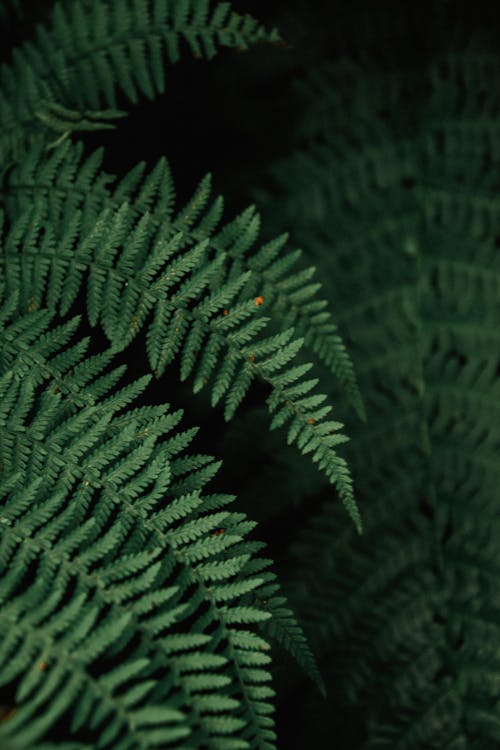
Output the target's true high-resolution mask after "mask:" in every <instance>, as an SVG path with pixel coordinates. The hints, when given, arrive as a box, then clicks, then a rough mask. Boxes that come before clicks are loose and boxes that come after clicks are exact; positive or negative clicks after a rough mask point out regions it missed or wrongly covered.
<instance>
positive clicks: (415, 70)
mask: <svg viewBox="0 0 500 750" xmlns="http://www.w3.org/2000/svg"><path fill="white" fill-rule="evenodd" d="M443 5H444V4H440V3H436V4H435V5H434V8H435V9H436V10H439V9H441V10H442V9H443ZM446 18H447V17H446ZM380 20H381V23H380V25H379V26H378V27H377V26H376V25H375V19H374V23H373V26H372V28H371V32H372V36H371V37H368V36H367V35H361V34H360V32H359V29H358V27H357V26H356V27H353V29H351V33H352V36H351V37H349V32H348V31H347V30H346V29H345V28H342V31H341V32H339V34H343V41H344V42H345V45H346V46H348V44H349V42H351V43H352V37H354V36H355V37H356V41H355V42H354V43H353V47H354V49H355V50H356V52H355V53H353V52H352V47H351V52H350V54H349V55H342V54H339V56H338V59H336V60H335V61H332V62H328V63H327V64H324V63H322V64H320V65H315V66H311V67H310V69H309V70H308V71H307V72H306V73H304V75H303V77H302V81H301V82H300V84H299V94H298V95H299V100H300V102H301V111H302V112H304V113H305V114H304V116H303V117H301V118H298V120H297V126H296V134H295V138H296V144H297V145H296V146H295V153H294V154H293V155H292V156H291V157H288V158H285V159H284V160H283V161H282V162H280V163H279V164H277V165H276V167H275V169H274V170H273V174H274V179H275V182H274V186H273V192H272V194H270V195H267V196H266V195H263V194H262V193H261V195H260V198H261V201H262V203H263V205H264V204H266V203H267V206H268V224H269V225H270V226H272V227H274V226H275V225H276V224H279V222H282V221H284V222H287V223H288V225H289V226H290V227H291V228H292V230H293V232H294V236H295V237H297V239H298V241H299V242H301V243H303V244H304V246H307V247H308V248H310V250H311V252H312V253H314V254H315V258H314V260H315V263H316V264H317V266H318V268H319V270H320V272H321V275H322V278H324V279H325V284H326V287H327V291H328V296H329V297H330V299H331V300H332V301H333V302H334V304H335V307H336V319H337V320H338V324H339V329H340V332H341V335H342V336H343V337H344V340H345V341H346V345H347V346H348V348H349V351H351V352H352V354H353V359H354V363H355V369H356V373H357V375H358V378H359V383H360V390H361V393H362V394H363V397H364V399H365V403H366V411H367V420H366V423H364V424H360V423H359V422H358V423H356V422H355V421H354V420H352V419H351V418H350V416H349V414H348V413H347V412H346V413H345V415H344V418H345V421H346V423H347V424H348V426H349V433H350V435H351V437H352V439H351V442H350V444H349V446H348V447H347V455H348V460H349V462H350V465H351V467H352V470H353V474H354V476H355V480H356V486H357V491H358V496H359V500H360V504H361V507H362V509H363V523H364V529H365V533H364V535H363V537H362V538H360V539H356V538H355V537H354V536H353V534H352V532H351V529H349V528H348V527H347V526H346V524H345V523H344V520H343V519H342V517H341V516H340V515H339V514H338V512H337V509H336V508H335V507H334V506H333V505H331V504H325V505H324V506H323V507H322V508H321V509H320V511H319V512H318V513H316V514H315V515H314V516H313V517H311V516H310V517H309V518H308V523H307V526H306V528H305V529H303V530H302V531H300V532H299V533H298V535H297V538H296V541H295V544H294V549H293V551H292V554H291V556H290V558H289V560H288V573H287V585H286V590H287V591H288V592H289V594H290V596H291V601H292V604H293V606H294V607H295V609H296V611H297V612H298V613H299V614H300V617H301V618H302V619H303V621H304V622H305V625H306V632H307V634H308V635H309V636H310V638H311V641H312V643H313V650H314V652H315V653H316V654H317V656H318V658H319V660H320V663H321V665H322V671H323V673H324V675H325V678H326V683H327V688H328V689H329V692H330V695H333V698H332V703H331V706H337V712H334V711H330V710H328V709H327V711H328V712H327V711H325V710H321V707H320V706H319V707H318V704H317V703H316V702H314V704H313V702H312V701H311V700H309V701H307V700H306V701H302V700H300V699H297V701H296V705H297V712H298V714H299V716H298V719H297V720H296V724H295V726H296V727H299V729H298V731H299V733H300V734H299V738H298V739H297V740H296V742H297V744H296V746H297V747H302V746H305V745H306V742H307V743H310V742H311V741H312V742H313V745H314V746H315V747H316V746H317V747H326V746H327V745H328V743H329V738H330V737H331V736H336V737H339V738H344V744H341V745H339V746H341V747H346V748H351V747H355V748H363V749H365V748H366V750H368V749H369V750H372V749H373V750H374V749H375V748H377V749H379V748H387V749H389V748H391V750H396V749H397V750H403V749H404V750H416V749H417V748H419V749H420V748H422V749H423V748H426V749H427V748H436V750H438V749H439V750H443V749H444V748H446V749H447V750H461V749H462V748H463V749H465V748H477V750H479V749H481V750H493V749H494V748H497V747H499V742H500V723H499V708H500V682H499V675H500V672H499V666H500V663H499V653H500V611H499V606H498V605H499V600H498V595H499V580H500V579H499V575H500V567H499V564H500V559H499V554H498V541H499V526H498V521H499V501H498V468H499V464H498V448H499V437H500V436H499V431H498V395H499V381H498V374H499V346H498V344H499V330H500V328H499V323H500V319H499V293H500V276H499V273H498V269H499V265H498V246H499V236H500V234H499V229H500V225H499V214H498V188H499V181H498V153H499V152H498V145H499V143H500V131H499V129H498V102H499V99H498V96H499V90H498V71H499V65H500V60H499V58H498V54H497V48H496V37H495V35H494V34H492V33H490V34H488V33H486V32H484V30H483V31H482V32H481V33H478V32H477V31H476V33H475V34H472V33H471V31H470V29H469V28H467V26H466V25H465V24H464V25H463V26H461V25H457V24H455V25H453V24H452V23H451V21H450V20H449V18H448V19H447V22H444V20H443V19H442V21H443V25H440V24H437V27H436V28H435V29H433V31H434V33H433V34H431V33H429V31H428V29H427V28H426V29H425V32H426V33H427V36H426V38H425V43H424V42H423V41H422V37H420V36H419V35H420V34H422V33H423V30H424V27H423V26H421V25H417V26H414V25H412V24H411V23H410V19H407V20H408V23H407V25H404V24H402V25H401V26H402V28H401V27H400V28H397V25H396V24H391V22H390V19H389V18H388V16H382V18H381V19H380ZM398 20H401V19H400V18H398ZM368 25H370V24H369V23H367V26H368ZM354 28H355V29H356V30H355V32H354ZM445 29H446V33H445ZM370 39H371V41H370ZM415 39H417V42H416V43H415ZM417 44H418V45H419V46H418V50H419V55H418V56H417V55H416V54H412V50H411V47H412V45H415V46H416V45H417ZM422 50H423V51H424V52H423V53H422ZM276 217H279V221H278V222H277V221H276ZM330 393H331V395H332V397H333V396H334V394H335V389H334V388H332V389H331V390H330ZM297 698H298V696H297ZM293 701H294V698H293V694H290V693H289V694H288V702H289V703H288V704H289V705H294V706H295V703H294V702H293ZM341 707H342V708H341ZM311 719H312V720H311Z"/></svg>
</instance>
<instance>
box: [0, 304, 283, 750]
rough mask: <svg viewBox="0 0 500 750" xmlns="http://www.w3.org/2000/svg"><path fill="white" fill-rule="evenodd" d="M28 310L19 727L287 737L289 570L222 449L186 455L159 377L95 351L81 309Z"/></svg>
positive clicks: (5, 520) (4, 515)
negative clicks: (128, 371) (224, 488)
mask: <svg viewBox="0 0 500 750" xmlns="http://www.w3.org/2000/svg"><path fill="white" fill-rule="evenodd" d="M15 308H16V306H15V303H14V304H12V300H11V301H10V304H7V305H4V307H3V308H2V315H1V317H2V332H1V351H2V363H1V366H2V369H1V373H0V381H1V390H2V399H1V404H2V407H1V427H2V429H1V445H0V448H1V460H2V497H3V500H2V510H1V523H2V527H1V532H2V533H1V537H0V559H1V562H2V565H1V570H2V580H1V600H2V607H1V610H0V629H1V630H2V632H3V645H2V651H1V660H2V665H3V666H2V670H1V677H0V681H1V685H2V691H3V692H2V694H3V695H5V694H8V695H10V696H11V699H10V703H11V709H12V710H11V714H10V715H9V717H8V718H7V719H5V718H4V720H3V721H2V724H1V726H0V733H1V736H2V737H3V740H2V741H5V742H8V741H10V742H12V743H13V746H14V747H28V746H29V747H34V745H35V743H36V742H37V741H38V740H40V739H42V738H51V737H52V738H53V739H55V737H56V736H57V739H58V740H61V739H63V738H64V737H66V738H67V739H68V740H69V739H70V738H71V735H72V733H73V732H77V731H78V730H79V729H81V727H86V728H87V730H88V731H91V732H92V733H93V734H94V735H95V743H96V744H95V746H96V747H102V748H106V747H113V748H121V747H123V748H125V747H126V748H131V747H141V748H146V747H157V746H159V745H161V746H162V747H163V746H167V745H168V746H170V745H171V744H172V743H173V744H175V746H176V747H177V746H178V743H180V742H181V741H183V742H184V741H185V742H186V747H188V746H189V747H201V746H203V747H210V748H221V749H223V748H229V747H234V748H236V747H241V748H244V747H248V746H251V747H261V748H268V747H272V745H273V732H272V718H271V714H272V706H271V705H270V703H269V699H270V698H271V697H272V695H273V691H272V690H271V688H270V687H269V686H268V685H267V684H266V683H268V681H269V679H270V676H269V673H268V671H267V665H268V664H269V656H268V654H267V653H266V652H267V650H268V645H267V643H266V642H265V641H264V640H263V639H262V638H261V637H260V636H259V635H258V634H257V633H256V632H255V625H256V624H257V623H259V622H260V621H263V620H265V619H266V618H268V617H270V613H269V612H268V611H267V610H266V608H265V607H263V606H262V605H261V604H259V599H258V598H256V597H255V592H256V591H258V590H259V588H262V584H263V583H264V582H265V583H266V585H267V586H269V581H270V580H272V576H271V579H270V575H271V574H270V573H269V571H266V568H267V567H268V566H269V561H268V560H263V559H259V558H257V557H255V553H256V552H257V551H258V550H259V548H260V547H261V546H262V545H259V544H258V543H255V542H250V541H247V540H246V539H245V537H246V536H247V535H248V532H249V531H250V530H251V529H252V528H253V526H254V524H253V523H251V522H249V521H248V520H247V519H246V518H245V517H244V515H243V514H241V513H235V512H233V511H231V510H228V509H227V506H228V504H230V503H231V501H232V499H233V498H232V497H231V496H228V495H220V494H218V495H213V494H206V492H204V488H205V485H206V483H207V481H208V480H209V479H210V478H211V477H212V476H213V474H214V473H215V472H216V471H217V467H218V464H217V463H216V462H214V461H213V459H211V458H210V457H207V456H201V455H195V454H194V455H189V454H186V453H185V448H186V447H187V445H188V444H189V443H190V441H191V440H192V437H193V430H184V431H179V430H178V429H177V427H178V423H179V420H180V417H181V415H180V413H179V412H171V411H170V410H169V408H168V405H161V406H150V407H148V406H144V407H140V408H133V401H134V400H135V399H136V398H137V396H138V395H139V394H140V393H141V391H143V390H144V388H145V387H146V384H147V382H148V380H149V377H150V376H146V377H143V378H141V379H140V380H138V381H136V382H134V383H131V384H130V385H128V386H125V387H122V388H119V389H118V390H116V385H117V384H118V380H119V379H120V377H121V375H122V374H123V369H124V368H123V367H120V368H115V369H114V370H110V369H109V366H108V365H109V363H110V361H111V359H112V352H110V351H108V352H103V353H102V354H98V355H94V356H91V357H88V356H86V354H85V352H86V348H87V346H88V341H85V340H79V341H78V340H77V341H76V342H73V341H72V338H73V337H74V333H75V331H76V329H77V325H78V319H73V320H71V321H69V322H68V323H65V324H62V325H59V326H53V325H52V326H51V323H52V315H51V314H50V313H49V312H47V311H44V310H41V311H36V312H33V313H31V314H27V315H25V316H23V317H21V318H18V319H17V320H15V321H14V322H12V323H10V322H9V318H10V317H11V316H12V314H13V313H14V311H15ZM28 571H30V572H29V573H28ZM27 576H28V577H29V581H27V580H26V577H27ZM263 590H264V589H263ZM62 717H66V718H65V720H64V725H65V727H66V729H65V731H64V737H62V736H60V731H61V729H60V726H61V725H60V722H61V721H62ZM68 727H70V729H69V730H68ZM56 731H57V734H56V735H54V732H56ZM188 737H189V739H186V738H188ZM176 743H177V744H176ZM55 746H56V745H54V747H55ZM57 747H59V745H57Z"/></svg>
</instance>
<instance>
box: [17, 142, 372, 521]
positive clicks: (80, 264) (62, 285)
mask: <svg viewBox="0 0 500 750" xmlns="http://www.w3.org/2000/svg"><path fill="white" fill-rule="evenodd" d="M41 153H42V152H41V151H40V149H39V148H38V149H35V150H34V151H33V152H31V153H29V154H28V156H27V158H26V160H25V162H23V163H22V164H21V165H20V167H19V168H16V169H14V170H13V171H12V173H11V174H10V177H9V180H8V182H7V186H6V190H5V200H6V206H7V208H8V210H9V213H10V215H11V216H16V215H18V219H17V220H16V222H15V224H14V227H13V231H12V238H11V240H10V241H9V243H8V244H7V245H6V250H5V254H4V259H5V278H6V280H7V285H8V288H9V289H10V290H13V289H19V290H20V295H21V296H20V299H21V300H22V304H23V305H24V309H26V308H27V307H28V308H29V307H30V306H31V307H33V308H38V307H39V306H40V305H42V304H47V305H48V306H49V307H50V308H51V309H52V308H54V309H55V308H57V309H58V310H59V311H60V313H61V314H62V315H65V314H66V313H67V312H68V311H69V310H70V309H71V307H72V305H73V303H74V302H75V300H76V299H77V296H78V294H79V291H80V289H81V288H82V287H83V288H85V290H86V299H87V314H88V317H89V320H90V323H91V325H93V326H95V325H96V324H97V323H100V324H101V325H102V327H103V330H104V332H105V334H106V336H107V337H108V339H109V340H110V342H112V344H113V346H114V347H115V349H116V350H123V349H125V348H126V347H127V346H128V344H129V343H130V342H131V341H133V340H134V338H135V337H136V336H137V335H138V334H139V332H140V331H141V330H142V329H143V328H144V329H146V345H147V355H148V359H149V362H150V366H151V368H152V370H153V372H154V373H155V375H156V377H160V376H161V375H162V374H163V372H164V371H165V368H166V367H167V365H168V364H170V363H171V362H172V361H173V360H174V359H179V360H180V371H181V379H182V380H185V379H187V378H188V377H190V376H193V380H194V382H193V389H194V391H195V392H197V391H199V390H201V389H202V388H203V387H204V386H205V385H206V384H207V383H208V382H209V381H211V382H212V395H211V399H212V404H213V405H214V406H215V405H217V404H218V403H219V402H222V403H223V404H224V415H225V418H226V419H230V418H231V417H232V416H233V415H234V413H235V411H236V409H237V408H238V406H239V404H240V403H241V402H242V400H243V398H244V397H245V395H246V393H247V392H248V389H249V388H250V386H251V384H252V382H254V381H255V380H256V379H259V380H260V381H262V382H264V383H265V384H266V385H267V387H268V388H269V390H270V395H269V398H268V399H267V404H268V408H269V410H270V412H271V414H272V416H273V419H272V423H271V428H272V429H274V428H277V427H283V426H286V427H287V439H288V442H289V443H290V444H294V445H296V446H297V447H298V448H299V449H300V451H301V452H302V453H309V454H310V455H311V458H312V460H313V461H314V462H315V463H316V464H317V465H318V467H319V468H320V469H321V471H322V472H323V473H324V474H325V475H326V476H327V478H328V479H329V481H330V482H331V483H332V484H334V485H335V486H336V487H337V489H338V491H339V494H340V496H341V498H342V501H343V502H344V504H345V505H346V508H347V510H348V511H349V513H350V514H351V516H352V517H353V519H354V521H355V523H356V524H357V526H358V528H360V517H359V512H358V509H357V506H356V504H355V501H354V497H353V491H352V481H351V478H350V474H349V471H348V467H347V465H346V463H345V461H344V459H343V458H342V457H340V456H338V455H337V453H336V451H335V447H336V445H338V444H340V443H342V442H344V441H345V440H346V438H345V436H344V435H343V434H341V433H339V430H340V429H341V427H342V424H341V423H340V422H338V421H334V420H332V419H330V418H329V413H330V411H331V406H330V405H329V404H327V403H326V399H325V396H324V395H323V394H321V393H319V392H318V391H317V389H316V386H317V384H318V379H317V378H315V377H310V376H309V375H308V373H309V371H310V370H311V367H312V365H311V364H310V363H307V362H301V361H300V360H297V359H296V357H297V354H298V353H299V351H300V349H301V348H302V344H303V343H304V341H309V342H310V343H311V344H312V348H313V349H316V350H317V351H319V350H320V351H321V352H322V353H323V354H324V355H325V356H324V358H325V360H326V361H327V362H328V363H329V364H330V365H331V369H333V370H335V371H337V372H338V371H341V373H342V383H343V384H345V383H346V382H347V383H349V381H350V385H351V390H350V392H351V394H352V396H353V398H356V395H357V385H356V383H355V380H354V378H351V374H352V366H351V363H350V360H349V359H348V358H347V355H346V354H345V349H344V347H343V344H342V342H341V340H340V338H339V337H338V336H337V335H336V334H335V335H334V334H333V333H332V330H333V329H334V326H333V324H332V323H331V322H329V313H326V312H323V309H324V306H325V302H324V301H323V300H317V299H316V295H317V292H318V287H319V285H318V284H313V285H311V284H309V283H308V281H309V278H310V276H311V271H312V270H313V269H307V270H306V272H305V273H304V272H302V271H299V272H297V273H295V274H293V273H290V269H291V267H293V265H294V264H295V262H296V261H297V257H298V256H297V253H288V254H282V253H281V251H282V249H283V246H284V243H285V238H284V237H279V238H277V239H276V240H274V241H271V242H269V243H267V244H265V245H264V246H263V247H262V248H260V249H259V250H257V251H256V252H255V251H254V252H253V253H252V249H253V245H254V243H255V240H256V237H257V233H258V229H259V217H258V215H257V214H256V213H255V210H254V209H253V208H250V209H249V210H247V211H245V212H243V213H242V214H241V215H240V216H237V217H236V219H234V220H233V221H232V222H229V223H227V224H225V225H224V226H223V227H222V228H220V229H218V228H217V225H218V223H219V221H220V217H221V213H222V200H221V199H216V200H215V201H214V202H213V203H212V205H210V206H209V208H208V209H207V208H206V205H207V202H208V199H209V184H210V183H209V179H204V180H203V181H202V182H201V184H200V186H199V187H198V189H197V190H196V192H195V194H194V196H193V197H192V199H191V200H190V201H189V202H188V204H187V205H186V207H185V208H184V209H182V210H181V211H179V212H178V213H177V214H174V211H173V185H172V180H171V177H170V174H169V171H168V166H167V163H166V162H165V161H164V160H162V161H160V162H159V164H158V165H157V167H156V168H155V169H154V170H153V172H152V173H151V174H150V175H148V176H147V177H146V178H145V179H144V180H143V181H140V175H141V171H142V170H141V168H140V167H139V169H136V170H132V172H131V173H130V174H129V175H127V176H126V177H125V178H124V179H123V181H122V182H121V183H119V184H118V185H117V186H116V188H115V189H114V191H111V190H110V188H109V187H108V186H107V182H109V176H107V175H104V174H102V173H99V172H98V165H99V154H94V155H92V156H91V157H90V158H89V159H88V160H87V161H86V162H84V163H83V165H81V164H80V149H76V150H75V149H73V148H72V147H70V146H69V145H63V146H61V147H60V149H58V150H57V151H56V152H54V154H53V155H52V157H51V159H50V160H49V161H48V162H47V163H45V164H44V165H40V159H41ZM75 173H78V175H79V176H78V177H77V178H75V177H74V175H75ZM56 175H58V176H57V177H56ZM28 195H29V197H30V200H31V201H33V205H34V209H33V211H31V212H30V211H28V212H26V211H25V212H24V213H23V212H22V211H21V212H20V213H19V211H20V206H21V205H22V204H23V202H24V203H25V202H26V200H27V196H28ZM284 309H286V311H287V312H286V313H285V314H283V310H284ZM268 310H269V311H270V313H271V316H269V315H263V314H262V312H263V311H264V313H266V312H267V311H268ZM318 311H319V312H318ZM318 316H319V318H320V320H318ZM269 324H272V326H273V328H272V329H271V332H270V333H269V334H268V335H267V336H266V337H265V338H264V337H262V335H261V334H262V333H263V332H265V331H266V329H269ZM290 324H295V325H297V326H298V328H299V333H301V334H302V335H301V336H296V334H295V330H294V328H292V327H285V326H290ZM280 329H281V330H280ZM357 403H358V404H359V406H360V408H361V401H360V400H359V399H358V401H357Z"/></svg>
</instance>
